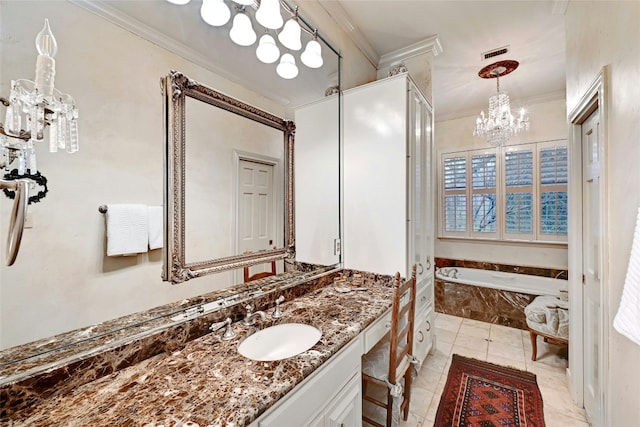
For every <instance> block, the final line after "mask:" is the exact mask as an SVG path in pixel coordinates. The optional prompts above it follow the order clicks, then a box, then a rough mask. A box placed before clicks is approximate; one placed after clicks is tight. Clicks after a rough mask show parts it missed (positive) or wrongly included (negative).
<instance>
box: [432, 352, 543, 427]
mask: <svg viewBox="0 0 640 427" xmlns="http://www.w3.org/2000/svg"><path fill="white" fill-rule="evenodd" d="M444 426H447V427H463V426H464V427H504V426H509V427H525V426H526V427H544V415H543V412H542V395H541V394H540V389H539V388H538V383H537V382H536V376H535V375H534V374H532V373H529V372H524V371H520V370H518V369H514V368H507V367H504V366H499V365H494V364H493V363H488V362H481V361H479V360H475V359H469V358H467V357H462V356H459V355H457V354H454V355H453V361H452V363H451V367H450V368H449V374H448V376H447V383H446V385H445V387H444V391H443V392H442V397H441V398H440V404H439V405H438V412H437V414H436V421H435V423H434V427H444Z"/></svg>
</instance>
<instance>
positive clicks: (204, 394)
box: [0, 277, 392, 427]
mask: <svg viewBox="0 0 640 427" xmlns="http://www.w3.org/2000/svg"><path fill="white" fill-rule="evenodd" d="M350 280H351V279H348V281H347V283H346V284H345V283H342V284H340V286H345V285H346V286H349V285H354V284H353V283H350ZM361 280H362V279H360V281H359V283H357V286H365V287H367V288H368V290H367V291H364V292H363V291H359V292H351V293H339V292H337V291H336V289H335V288H336V287H335V286H334V285H333V284H329V285H327V286H325V287H323V288H320V289H317V290H315V291H313V292H310V293H308V294H305V295H303V296H300V297H298V298H296V299H294V300H292V301H286V302H284V303H283V304H282V305H281V308H282V311H283V313H284V317H282V318H280V319H272V318H271V316H268V317H267V320H266V321H265V322H264V323H263V324H261V325H260V326H259V327H260V328H263V327H267V326H271V325H274V324H278V323H291V322H300V323H307V324H311V325H313V326H316V327H318V328H319V329H321V331H322V337H321V339H320V341H319V342H318V343H317V344H315V345H314V346H313V347H312V348H311V349H310V350H308V351H306V352H304V353H302V354H300V355H298V356H294V357H291V358H289V359H285V360H281V361H274V362H256V361H253V360H250V359H247V358H245V357H244V356H242V355H240V354H239V353H238V352H237V345H238V343H239V342H241V341H242V340H243V339H245V338H246V337H247V336H248V335H250V334H251V333H253V332H255V331H256V330H258V328H256V327H247V326H243V325H241V324H240V323H239V322H236V323H234V324H233V328H234V331H235V332H236V333H237V338H236V339H234V340H231V341H222V340H221V339H220V335H221V332H216V333H210V334H207V335H205V336H203V337H200V338H198V339H194V340H192V341H190V342H188V343H187V344H186V345H185V346H184V347H182V348H181V349H179V350H176V351H173V352H169V353H162V354H158V355H156V356H153V357H151V358H149V359H147V360H144V361H142V362H140V363H138V364H136V365H134V366H130V367H127V368H125V369H122V370H120V371H118V372H115V373H113V374H110V375H107V376H105V377H102V378H99V379H97V380H95V381H93V382H90V383H87V384H84V385H82V386H80V387H77V388H75V389H73V390H72V391H70V392H69V393H66V394H65V395H62V396H53V397H51V398H50V399H48V400H47V401H44V402H41V403H40V404H38V405H37V406H36V407H35V408H30V410H29V411H28V412H24V411H20V412H18V413H15V414H13V415H12V416H11V419H4V420H0V424H5V422H6V423H8V424H7V425H11V426H33V425H38V426H54V425H55V426H60V425H65V426H88V425H105V426H106V425H109V426H124V425H127V426H128V425H137V426H161V425H164V426H183V425H185V426H195V425H199V426H221V427H223V426H226V427H232V426H233V427H240V426H245V425H248V424H249V423H251V422H252V421H253V420H255V419H256V418H257V417H258V416H260V415H261V414H262V413H263V412H265V411H266V410H267V409H268V408H269V407H271V406H272V405H273V404H275V403H276V402H277V401H278V399H280V398H281V397H283V396H284V395H285V394H287V393H288V392H289V391H291V390H292V389H293V388H294V387H295V385H296V384H298V383H300V382H301V381H302V380H304V379H305V378H306V377H307V376H309V375H310V374H311V373H312V372H313V371H314V370H315V369H317V368H318V367H319V366H321V365H322V364H323V363H324V362H326V361H327V360H328V359H329V358H330V357H331V356H332V355H334V354H335V353H336V352H338V351H339V350H340V349H341V348H342V347H344V346H345V345H346V344H347V343H348V342H350V341H351V340H352V339H353V338H355V337H356V336H357V335H358V334H360V333H361V332H362V331H363V330H364V329H365V328H366V327H367V326H368V325H369V324H371V323H372V322H374V321H375V320H376V319H378V318H379V317H380V316H382V315H383V314H384V313H385V312H386V311H387V310H388V309H389V307H390V306H391V297H392V287H391V286H392V281H391V278H388V277H384V278H381V277H377V278H375V280H374V279H370V278H366V279H365V280H364V283H362V281H361Z"/></svg>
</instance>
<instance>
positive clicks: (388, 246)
mask: <svg viewBox="0 0 640 427" xmlns="http://www.w3.org/2000/svg"><path fill="white" fill-rule="evenodd" d="M343 117H344V122H343V126H344V127H343V144H344V158H343V162H344V163H343V165H344V182H343V189H344V192H343V203H344V233H343V239H342V241H343V260H342V261H343V263H344V267H345V268H347V269H354V270H364V271H371V272H376V273H383V274H390V275H393V274H395V273H396V272H400V274H402V275H403V276H405V277H408V276H409V275H410V274H411V267H412V266H413V265H414V264H416V265H417V288H418V294H417V295H418V300H417V302H416V331H415V341H416V343H415V347H416V348H415V351H414V352H415V353H416V356H420V357H419V358H423V357H424V356H426V354H427V353H428V352H429V350H430V348H431V345H432V341H433V339H432V336H433V335H432V325H433V316H434V310H433V298H434V294H433V270H434V260H433V254H434V233H435V225H434V213H435V209H434V194H433V192H434V189H435V186H434V178H435V176H434V173H433V164H432V160H433V159H432V157H433V110H432V108H431V105H430V104H429V103H428V101H427V100H426V98H425V97H424V96H423V95H422V93H421V92H420V90H419V89H418V88H417V86H416V85H415V83H414V82H413V80H412V79H411V77H410V76H409V75H408V74H400V75H396V76H393V77H389V78H386V79H382V80H378V81H376V82H373V83H370V84H367V85H364V86H360V87H357V88H354V89H351V90H348V91H345V92H344V94H343Z"/></svg>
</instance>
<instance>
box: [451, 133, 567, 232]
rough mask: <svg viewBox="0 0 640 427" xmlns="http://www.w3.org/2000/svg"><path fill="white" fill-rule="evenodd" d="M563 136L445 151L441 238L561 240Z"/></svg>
mask: <svg viewBox="0 0 640 427" xmlns="http://www.w3.org/2000/svg"><path fill="white" fill-rule="evenodd" d="M568 161H569V158H568V148H567V144H566V141H552V142H543V143H532V144H522V145H514V146H507V147H501V148H495V149H488V150H473V151H462V152H455V153H445V154H443V155H442V163H441V169H442V171H441V180H442V183H441V187H440V188H441V190H442V193H441V209H440V218H441V226H440V237H457V238H467V239H500V240H507V241H522V242H566V240H567V224H568V222H567V215H568V197H567V194H568V193H567V186H568V177H569V162H568Z"/></svg>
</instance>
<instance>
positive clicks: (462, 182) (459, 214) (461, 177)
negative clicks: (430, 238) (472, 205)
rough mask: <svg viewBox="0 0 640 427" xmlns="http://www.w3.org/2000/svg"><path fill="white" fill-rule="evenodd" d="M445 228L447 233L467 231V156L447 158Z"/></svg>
mask: <svg viewBox="0 0 640 427" xmlns="http://www.w3.org/2000/svg"><path fill="white" fill-rule="evenodd" d="M443 170H444V178H443V181H444V229H445V231H446V232H447V233H461V232H462V233H465V232H466V231H467V158H466V156H460V157H450V158H445V159H444V163H443Z"/></svg>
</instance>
